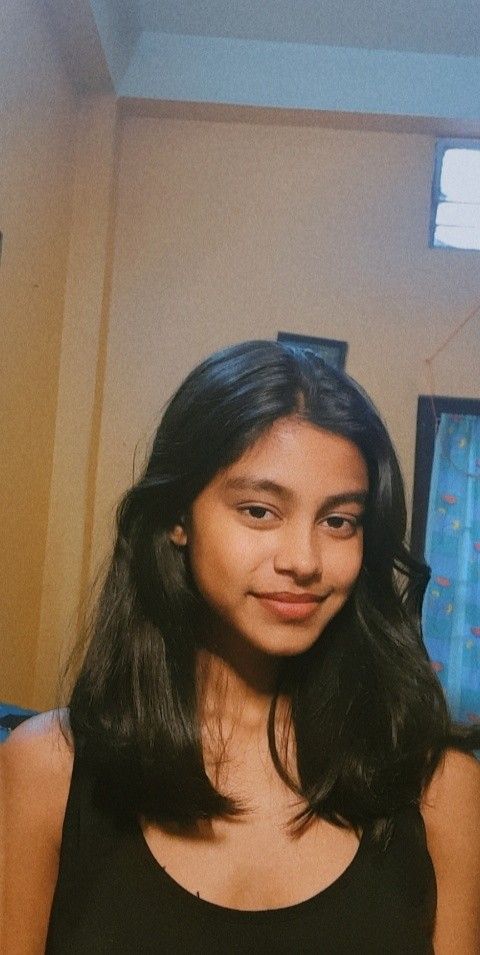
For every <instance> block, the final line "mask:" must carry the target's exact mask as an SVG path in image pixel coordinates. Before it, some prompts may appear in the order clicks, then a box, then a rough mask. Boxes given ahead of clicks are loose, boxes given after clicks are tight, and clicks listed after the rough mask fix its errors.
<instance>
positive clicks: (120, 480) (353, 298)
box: [93, 117, 480, 562]
mask: <svg viewBox="0 0 480 955" xmlns="http://www.w3.org/2000/svg"><path fill="white" fill-rule="evenodd" d="M433 147H434V139H433V138H432V137H430V136H422V135H407V134H398V133H379V132H362V131H359V130H358V129H357V130H355V131H348V130H339V129H336V130H333V129H324V128H313V127H310V128H301V127H293V126H273V125H271V126H262V125H255V124H251V125H248V124H241V123H238V124H235V123H215V122H197V121H188V120H186V121H183V120H182V121H180V120H174V119H158V118H145V117H144V118H139V117H130V118H127V120H126V123H125V128H124V140H123V149H122V154H121V163H120V180H119V191H118V209H117V228H116V239H115V259H114V270H113V287H112V300H111V313H110V332H109V340H108V353H107V364H106V375H105V387H104V397H103V413H102V422H101V435H100V443H99V455H98V470H97V489H96V496H95V514H94V528H93V530H94V535H93V555H94V559H95V557H96V558H98V555H100V554H102V553H103V552H104V550H105V546H106V541H107V540H109V537H110V533H111V524H112V515H113V503H114V501H115V500H116V498H117V497H118V495H119V494H120V493H121V492H122V491H123V489H124V488H125V487H126V486H127V485H128V483H129V482H130V480H131V474H132V461H133V456H134V453H135V449H136V459H137V462H141V460H142V457H143V454H144V453H145V448H146V446H147V444H148V439H149V436H150V434H151V431H152V430H153V428H154V425H155V422H156V419H157V417H158V414H159V412H160V410H161V407H162V405H163V403H164V402H165V400H166V399H167V397H168V396H169V394H170V393H171V391H172V390H173V389H174V387H175V386H176V385H177V383H178V382H179V381H180V379H181V378H182V376H183V375H184V374H185V373H186V372H187V371H188V370H189V368H190V367H191V366H192V365H193V363H195V362H196V361H198V360H199V359H200V358H202V357H203V356H204V355H206V354H207V353H209V352H210V351H211V350H213V349H216V348H219V347H221V346H223V345H226V344H228V343H230V342H235V341H240V340H242V339H245V338H251V337H274V336H276V333H277V331H278V330H283V331H293V332H300V333H305V334H311V335H320V336H325V337H332V338H340V339H346V340H347V341H348V344H349V354H348V362H347V370H348V371H349V372H350V373H351V374H353V375H354V376H355V377H357V378H358V379H359V381H360V382H361V383H362V384H363V385H364V386H365V387H366V389H367V390H368V391H369V392H370V393H371V394H372V396H373V398H374V399H375V401H376V402H377V403H378V405H379V407H380V409H381V411H382V412H383V415H384V417H385V419H386V421H387V423H388V426H389V427H390V429H391V433H392V435H393V438H394V440H395V443H396V445H397V448H398V451H399V454H400V458H401V460H402V463H403V468H404V472H405V476H406V479H407V484H408V486H409V487H411V481H412V470H413V454H414V438H415V417H416V400H417V395H418V393H421V392H425V391H427V390H428V382H427V379H426V375H425V370H424V365H423V359H424V357H426V356H427V355H428V354H429V353H430V352H431V351H432V350H433V349H434V347H435V346H437V345H438V344H439V343H440V342H441V341H442V340H443V339H444V338H445V337H446V335H447V334H448V332H449V331H450V329H451V328H452V327H453V325H454V324H455V323H456V322H458V321H459V320H460V319H461V318H462V317H463V316H464V315H466V314H467V313H468V311H469V310H470V309H471V308H472V306H473V304H474V303H475V302H476V301H479V300H480V274H479V268H478V262H479V256H478V255H477V254H475V253H461V252H458V253H457V252H446V251H444V250H435V251H433V250H431V249H429V248H428V247H427V229H428V217H429V200H430V185H431V174H432V159H433ZM479 321H480V320H477V322H476V323H474V324H473V325H472V326H471V327H470V329H469V330H468V332H467V331H465V332H464V333H463V334H462V335H461V336H459V338H458V339H457V340H456V341H455V342H454V343H453V344H452V346H451V347H450V348H449V349H448V351H446V352H445V353H443V354H442V355H441V356H440V357H439V359H438V360H437V362H436V363H435V365H434V370H435V384H436V390H437V392H438V393H443V394H451V395H471V396H475V395H478V394H479V383H478V368H479V367H480V332H479ZM139 439H140V440H139ZM137 442H139V444H138V447H137ZM137 470H138V464H137ZM94 562H95V560H94Z"/></svg>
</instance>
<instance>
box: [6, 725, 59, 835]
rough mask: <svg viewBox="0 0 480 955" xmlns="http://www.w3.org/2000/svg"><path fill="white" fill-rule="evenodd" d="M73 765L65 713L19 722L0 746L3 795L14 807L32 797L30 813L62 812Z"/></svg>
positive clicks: (50, 814) (51, 813)
mask: <svg viewBox="0 0 480 955" xmlns="http://www.w3.org/2000/svg"><path fill="white" fill-rule="evenodd" d="M72 765H73V747H72V744H71V741H70V733H69V726H68V714H67V712H66V711H57V710H52V711H50V712H48V713H41V714H39V715H38V716H34V717H32V718H31V719H29V720H26V721H25V722H24V723H21V724H20V726H18V727H17V729H15V730H14V731H13V733H11V734H10V736H9V738H8V739H7V741H6V742H5V743H3V745H2V746H1V747H0V766H1V770H2V776H3V780H4V796H5V799H6V801H7V803H8V800H9V799H10V798H12V799H14V800H15V803H16V804H17V806H19V805H20V803H21V800H22V799H23V798H25V797H27V798H28V797H29V796H31V795H33V794H35V799H34V805H33V806H32V805H31V806H30V811H31V812H34V813H35V812H36V813H38V814H40V813H41V812H42V809H45V810H47V811H48V812H47V814H48V817H49V818H50V819H52V822H53V821H54V819H53V817H54V813H55V812H56V811H59V812H60V814H61V816H62V819H63V811H64V809H65V802H66V799H67V796H68V790H69V786H70V777H71V772H72Z"/></svg>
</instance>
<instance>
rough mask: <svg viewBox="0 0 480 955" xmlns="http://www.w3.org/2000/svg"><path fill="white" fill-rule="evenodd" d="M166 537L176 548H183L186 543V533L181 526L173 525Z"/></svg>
mask: <svg viewBox="0 0 480 955" xmlns="http://www.w3.org/2000/svg"><path fill="white" fill-rule="evenodd" d="M168 536H169V538H170V540H171V541H172V543H173V544H176V545H177V547H185V545H186V543H187V532H186V530H185V528H184V526H183V524H174V526H173V527H172V529H171V530H170V531H169V532H168Z"/></svg>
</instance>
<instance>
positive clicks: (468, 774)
mask: <svg viewBox="0 0 480 955" xmlns="http://www.w3.org/2000/svg"><path fill="white" fill-rule="evenodd" d="M421 808H422V815H423V817H424V820H425V824H426V826H427V829H428V828H429V827H432V828H433V829H436V828H445V827H446V828H447V829H448V828H449V827H451V826H452V825H453V824H454V822H455V821H456V822H458V821H459V820H458V819H456V818H455V819H453V818H452V812H453V813H456V812H458V813H459V814H460V816H461V817H462V818H463V819H466V820H467V821H468V820H469V819H470V820H472V819H473V820H475V821H476V823H477V825H478V822H479V813H480V763H479V762H478V760H476V759H475V757H474V756H470V755H469V754H467V753H461V752H459V751H457V750H447V752H446V753H445V754H444V756H443V759H442V760H441V762H440V764H439V766H438V767H437V769H436V771H435V774H434V776H433V779H432V781H431V782H430V784H429V785H428V786H427V788H426V790H425V792H424V794H423V798H422V805H421Z"/></svg>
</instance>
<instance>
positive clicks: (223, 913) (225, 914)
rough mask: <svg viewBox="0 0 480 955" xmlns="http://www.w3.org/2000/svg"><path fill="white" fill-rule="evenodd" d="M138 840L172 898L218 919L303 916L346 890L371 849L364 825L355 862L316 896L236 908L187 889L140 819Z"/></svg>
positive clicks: (149, 867) (143, 859)
mask: <svg viewBox="0 0 480 955" xmlns="http://www.w3.org/2000/svg"><path fill="white" fill-rule="evenodd" d="M135 835H136V843H137V846H138V849H139V852H140V857H141V862H142V863H143V865H144V866H145V868H146V869H147V870H148V871H149V872H150V875H151V876H153V878H154V879H157V880H159V881H160V882H161V883H162V885H163V888H164V889H165V890H166V891H168V893H169V894H170V896H171V897H172V899H174V898H175V897H176V898H177V899H178V900H180V901H183V903H184V904H186V905H189V906H191V907H192V908H196V910H197V912H198V911H199V910H201V911H203V914H204V915H207V916H212V917H214V918H215V917H217V918H223V919H225V918H231V919H233V920H236V921H256V922H258V921H274V920H275V919H277V920H281V919H282V918H284V919H290V918H296V917H301V916H303V915H306V914H307V913H308V912H309V911H311V910H313V909H314V908H316V907H317V906H318V905H320V904H322V903H323V902H324V901H325V902H326V901H331V900H332V899H334V897H335V895H336V894H337V893H339V892H343V890H344V888H345V887H346V886H347V885H348V883H349V882H350V881H351V879H352V878H353V877H354V876H355V874H356V873H357V870H358V869H359V868H360V866H361V864H362V862H363V859H364V856H365V854H366V852H367V846H368V842H369V835H368V831H367V828H364V829H363V831H362V834H361V837H360V840H359V843H358V846H357V851H356V852H355V855H354V856H353V859H352V860H351V862H349V863H348V865H347V866H346V868H345V869H344V870H343V872H341V873H340V875H338V876H337V878H336V879H334V880H333V882H330V884H329V885H326V886H325V888H324V889H320V891H319V892H316V893H315V894H314V895H312V896H309V897H308V898H306V899H302V900H301V901H300V902H294V903H292V904H291V905H284V906H280V907H279V908H273V909H236V908H231V907H229V906H226V905H219V904H218V903H217V902H210V901H209V900H208V899H203V898H202V897H201V896H200V895H195V894H194V893H193V892H191V891H190V890H189V889H186V888H185V887H184V886H183V885H181V883H180V882H177V880H176V879H174V878H173V876H171V875H170V874H169V872H167V870H166V869H165V868H164V866H162V865H161V863H160V862H158V861H157V859H156V858H155V856H154V855H153V853H152V851H151V849H150V847H149V845H148V843H147V840H146V839H145V835H144V832H143V829H142V826H141V823H140V820H137V822H136V833H135Z"/></svg>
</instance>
